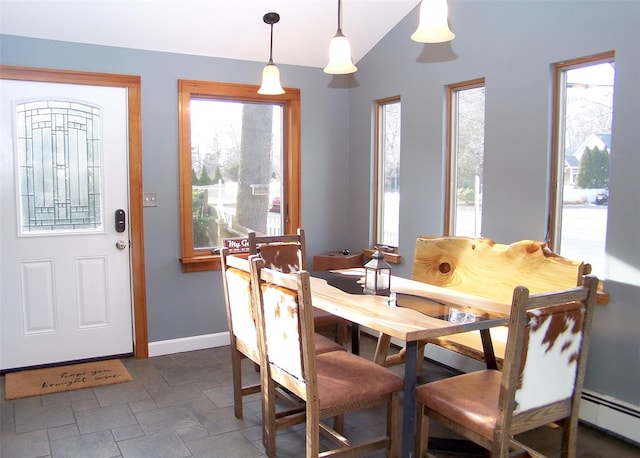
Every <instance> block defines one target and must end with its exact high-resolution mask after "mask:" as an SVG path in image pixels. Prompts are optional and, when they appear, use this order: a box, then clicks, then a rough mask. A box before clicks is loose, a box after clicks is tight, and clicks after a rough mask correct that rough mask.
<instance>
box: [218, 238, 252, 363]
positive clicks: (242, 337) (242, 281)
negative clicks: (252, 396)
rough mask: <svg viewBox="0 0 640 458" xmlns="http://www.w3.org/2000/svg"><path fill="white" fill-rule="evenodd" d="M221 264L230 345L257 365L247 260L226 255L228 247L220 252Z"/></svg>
mask: <svg viewBox="0 0 640 458" xmlns="http://www.w3.org/2000/svg"><path fill="white" fill-rule="evenodd" d="M220 261H221V266H222V284H223V287H224V299H225V305H226V308H227V324H228V326H229V334H230V340H231V345H232V346H233V347H234V348H237V349H238V350H240V351H241V352H242V353H243V354H244V355H246V356H247V357H248V358H249V359H251V360H252V361H253V362H256V363H259V362H260V355H259V348H258V338H257V330H256V322H255V316H254V311H253V307H252V302H251V288H250V279H251V276H250V271H249V269H250V266H249V261H248V260H247V259H244V258H240V257H237V256H233V255H229V250H228V249H227V248H223V249H222V251H221V256H220Z"/></svg>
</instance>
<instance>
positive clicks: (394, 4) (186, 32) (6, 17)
mask: <svg viewBox="0 0 640 458" xmlns="http://www.w3.org/2000/svg"><path fill="white" fill-rule="evenodd" d="M418 3H419V0H342V31H343V33H344V34H345V36H347V38H349V41H350V43H351V48H352V56H353V60H354V62H357V61H358V60H359V59H360V58H362V57H363V56H364V55H365V54H366V53H367V52H368V51H369V50H370V49H371V48H373V47H374V46H375V44H376V43H377V42H378V41H379V40H380V39H381V38H382V37H384V35H386V34H387V32H389V30H391V29H392V28H393V27H394V26H395V25H396V24H397V23H398V22H399V21H400V20H401V19H403V18H404V17H405V16H406V15H407V14H409V13H410V12H411V11H412V10H413V9H414V8H415V7H416V6H417V5H418ZM270 11H275V12H277V13H278V14H280V22H278V23H277V24H275V25H274V29H273V34H274V36H273V60H274V62H275V63H276V64H292V65H303V66H308V67H319V68H322V67H324V66H325V65H326V64H327V60H328V49H329V42H330V40H331V38H332V37H333V35H335V33H336V29H337V24H338V1H337V0H0V31H1V32H2V33H4V34H8V35H19V36H27V37H35V38H44V39H51V40H61V41H70V42H79V43H90V44H97V45H107V46H117V47H125V48H136V49H145V50H154V51H166V52H173V53H182V54H194V55H201V56H213V57H223V58H231V59H240V60H251V61H258V62H266V61H267V60H268V59H269V39H270V27H269V26H268V25H267V24H265V23H264V22H263V19H262V18H263V16H264V14H265V13H267V12H270ZM415 15H416V17H415V22H416V25H417V23H418V17H417V10H416V12H415ZM407 38H408V37H407Z"/></svg>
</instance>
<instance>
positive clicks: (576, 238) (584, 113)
mask: <svg viewBox="0 0 640 458" xmlns="http://www.w3.org/2000/svg"><path fill="white" fill-rule="evenodd" d="M614 77H615V67H614V64H613V62H600V63H596V64H593V63H590V64H583V65H582V66H575V65H574V66H572V67H569V68H563V69H561V71H560V73H559V78H558V80H559V81H558V84H559V86H560V87H559V91H560V93H561V95H560V97H559V100H560V101H561V102H560V104H559V107H558V109H559V112H560V113H561V116H559V122H560V126H559V132H560V135H559V136H558V138H559V146H558V151H560V152H561V153H562V154H558V155H557V156H558V157H560V158H561V159H562V163H561V164H558V171H559V176H560V177H561V179H560V182H561V183H562V189H561V190H560V192H559V193H558V194H559V196H558V197H559V198H560V196H561V199H562V200H559V204H558V209H559V210H558V211H559V215H557V217H556V237H555V238H554V247H553V248H554V251H557V252H559V253H560V254H562V255H563V256H566V257H568V258H572V259H579V260H582V261H584V262H588V263H590V264H591V266H592V272H593V273H594V274H595V275H597V276H598V277H599V278H603V277H604V267H605V243H606V237H607V204H608V197H609V191H608V189H609V158H610V155H611V154H612V150H611V124H612V117H613V92H614ZM560 170H561V172H560ZM560 173H561V175H560Z"/></svg>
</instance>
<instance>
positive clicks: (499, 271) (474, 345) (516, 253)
mask: <svg viewBox="0 0 640 458" xmlns="http://www.w3.org/2000/svg"><path fill="white" fill-rule="evenodd" d="M590 271H591V266H590V265H589V264H585V263H583V262H581V261H576V260H572V259H567V258H564V257H562V256H560V255H558V254H556V253H553V252H552V251H551V250H549V249H548V248H547V247H546V244H545V243H544V242H539V241H533V240H522V241H519V242H516V243H512V244H511V245H504V244H499V243H495V242H494V241H493V240H490V239H486V238H469V237H430V236H420V237H418V239H417V240H416V246H415V254H414V260H413V274H412V278H413V279H414V280H418V281H422V282H425V283H430V284H433V285H437V286H441V287H444V288H451V289H455V290H456V291H461V292H465V293H469V294H473V295H476V296H482V297H486V298H489V299H494V300H498V301H501V302H505V303H511V300H512V296H513V290H514V288H515V287H516V286H526V287H527V288H529V291H530V293H531V294H538V293H546V292H550V291H557V290H562V289H568V288H573V287H575V286H577V285H581V284H582V279H583V276H584V275H586V274H588V273H590ZM489 334H490V336H491V339H487V337H488V336H489ZM506 342H507V327H506V326H501V327H498V328H492V329H491V330H490V331H488V332H485V341H484V345H483V338H482V336H481V332H479V331H473V332H466V333H461V334H454V335H450V336H446V337H441V338H436V339H432V340H429V341H428V342H422V343H421V346H420V347H419V355H422V354H423V349H424V345H425V344H427V343H430V344H435V345H439V346H441V347H444V348H447V349H449V350H453V351H456V352H458V353H461V354H463V355H465V356H469V357H471V358H474V359H479V360H484V361H485V362H486V363H487V365H488V366H489V367H494V368H495V367H501V365H502V360H503V358H504V350H505V345H506ZM389 343H390V339H385V338H383V336H381V342H379V343H378V347H379V348H378V350H377V352H376V362H378V363H381V364H384V365H392V364H397V363H401V362H403V361H404V349H402V350H401V352H400V353H399V354H398V355H393V356H387V352H388V348H389ZM487 346H488V348H487ZM491 347H493V348H491ZM420 360H422V358H420Z"/></svg>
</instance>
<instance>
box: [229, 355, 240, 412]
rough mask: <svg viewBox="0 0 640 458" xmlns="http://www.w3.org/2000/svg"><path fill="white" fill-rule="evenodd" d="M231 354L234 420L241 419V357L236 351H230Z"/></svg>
mask: <svg viewBox="0 0 640 458" xmlns="http://www.w3.org/2000/svg"><path fill="white" fill-rule="evenodd" d="M231 352H232V353H231V371H232V378H233V411H234V415H235V417H236V418H242V367H241V362H242V357H241V356H240V353H239V352H238V351H237V350H231Z"/></svg>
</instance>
